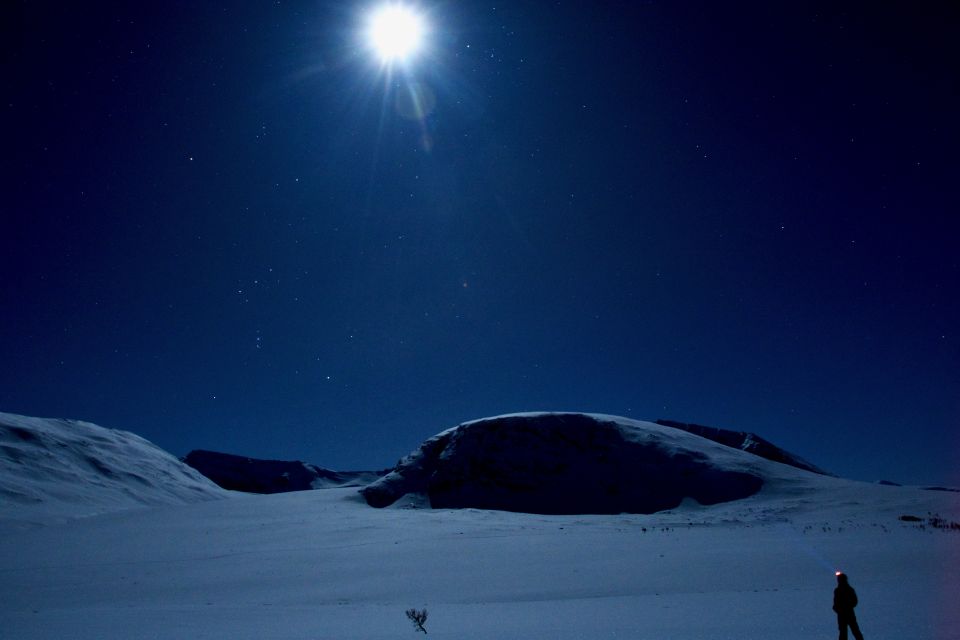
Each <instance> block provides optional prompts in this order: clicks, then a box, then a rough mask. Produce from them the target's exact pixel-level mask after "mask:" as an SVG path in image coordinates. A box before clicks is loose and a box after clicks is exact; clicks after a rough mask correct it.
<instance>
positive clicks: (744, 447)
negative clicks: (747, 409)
mask: <svg viewBox="0 0 960 640" xmlns="http://www.w3.org/2000/svg"><path fill="white" fill-rule="evenodd" d="M657 424H659V425H663V426H665V427H673V428H674V429H683V430H684V431H689V432H690V433H695V434H697V435H698V436H703V437H704V438H708V439H710V440H713V441H714V442H719V443H720V444H722V445H725V446H728V447H732V448H734V449H740V450H741V451H746V452H748V453H752V454H754V455H757V456H760V457H761V458H766V459H767V460H773V461H774V462H780V463H782V464H788V465H790V466H791V467H796V468H798V469H804V470H806V471H813V472H814V473H819V474H822V475H831V474H830V473H827V472H826V471H824V470H823V469H821V468H820V467H818V466H816V465H814V464H812V463H810V462H807V461H806V460H804V459H803V458H801V457H800V456H798V455H797V454H795V453H790V452H789V451H785V450H784V449H781V448H780V447H778V446H777V445H775V444H773V443H772V442H770V441H769V440H767V439H765V438H761V437H760V436H758V435H757V434H755V433H749V432H747V431H731V430H729V429H718V428H717V427H707V426H704V425H702V424H693V423H690V422H677V421H676V420H657Z"/></svg>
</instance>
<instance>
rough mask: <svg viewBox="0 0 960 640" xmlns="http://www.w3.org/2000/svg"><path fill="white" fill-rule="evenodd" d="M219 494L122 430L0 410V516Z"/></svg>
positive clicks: (63, 513) (78, 512) (81, 511)
mask: <svg viewBox="0 0 960 640" xmlns="http://www.w3.org/2000/svg"><path fill="white" fill-rule="evenodd" d="M225 495H227V493H226V492H225V491H223V490H222V489H220V488H219V487H217V486H216V485H215V484H213V483H212V482H210V481H209V480H207V479H206V478H204V477H203V476H202V475H200V474H199V473H197V472H196V471H194V470H193V469H191V468H190V467H188V466H186V465H185V464H183V463H181V462H180V461H179V460H177V459H176V458H175V457H174V456H172V455H170V454H169V453H167V452H166V451H163V450H162V449H160V448H158V447H157V446H155V445H153V444H151V443H150V442H148V441H146V440H144V439H143V438H141V437H140V436H137V435H134V434H132V433H129V432H127V431H118V430H115V429H105V428H103V427H100V426H97V425H95V424H91V423H89V422H80V421H76V420H57V419H48V418H30V417H26V416H18V415H14V414H11V413H0V518H6V519H20V520H25V521H29V520H36V519H50V518H64V517H78V516H88V515H93V514H97V513H104V512H108V511H115V510H118V509H127V508H130V507H136V506H143V505H159V504H176V503H184V502H195V501H198V500H209V499H213V498H222V497H224V496H225Z"/></svg>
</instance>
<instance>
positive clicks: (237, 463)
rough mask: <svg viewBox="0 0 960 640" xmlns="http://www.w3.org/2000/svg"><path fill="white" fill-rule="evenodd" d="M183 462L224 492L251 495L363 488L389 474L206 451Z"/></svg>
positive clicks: (200, 450) (197, 452)
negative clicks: (239, 492)
mask: <svg viewBox="0 0 960 640" xmlns="http://www.w3.org/2000/svg"><path fill="white" fill-rule="evenodd" d="M183 461H184V462H185V463H187V464H188V465H190V466H191V467H193V468H194V469H196V470H197V471H199V472H200V473H202V474H203V475H204V476H206V477H207V478H210V479H211V480H213V481H214V482H215V483H217V484H218V485H220V486H221V487H223V488H224V489H232V490H234V491H244V492H247V493H284V492H286V491H305V490H309V489H329V488H332V487H360V486H363V485H366V484H369V483H371V482H373V481H374V480H376V479H377V478H379V477H380V476H382V475H383V474H384V473H385V472H382V473H375V472H372V471H332V470H330V469H324V468H323V467H318V466H316V465H314V464H309V463H306V462H300V461H299V460H297V461H287V460H260V459H257V458H247V457H244V456H235V455H231V454H229V453H218V452H216V451H204V450H202V449H197V450H194V451H191V452H190V453H188V454H187V456H186V457H185V458H184V459H183Z"/></svg>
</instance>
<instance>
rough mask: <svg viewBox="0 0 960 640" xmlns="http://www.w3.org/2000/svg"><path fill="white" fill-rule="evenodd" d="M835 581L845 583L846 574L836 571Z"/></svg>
mask: <svg viewBox="0 0 960 640" xmlns="http://www.w3.org/2000/svg"><path fill="white" fill-rule="evenodd" d="M837 582H838V583H840V584H847V574H845V573H843V572H842V571H837Z"/></svg>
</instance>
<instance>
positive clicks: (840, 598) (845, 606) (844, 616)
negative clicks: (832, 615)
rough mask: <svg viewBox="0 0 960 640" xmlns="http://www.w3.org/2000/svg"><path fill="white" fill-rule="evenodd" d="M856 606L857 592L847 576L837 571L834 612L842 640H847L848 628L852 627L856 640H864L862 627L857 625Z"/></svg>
mask: <svg viewBox="0 0 960 640" xmlns="http://www.w3.org/2000/svg"><path fill="white" fill-rule="evenodd" d="M856 606H857V592H856V591H854V590H853V587H851V586H850V582H849V581H848V580H847V574H845V573H843V572H842V571H837V588H836V589H834V590H833V610H834V611H836V612H837V626H838V627H839V628H840V640H847V627H850V631H852V632H853V637H854V638H856V640H863V634H862V633H860V625H858V624H857V614H855V613H854V612H853V609H854V607H856Z"/></svg>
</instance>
